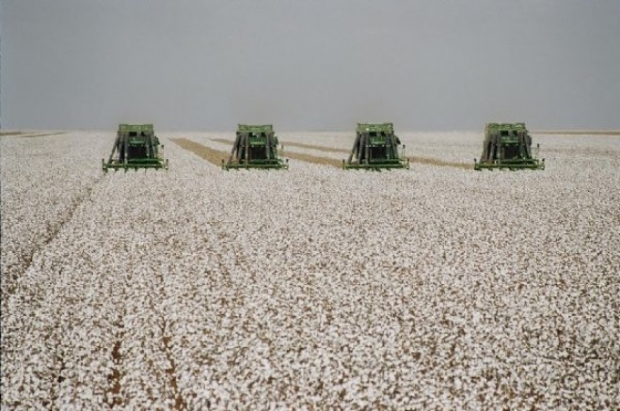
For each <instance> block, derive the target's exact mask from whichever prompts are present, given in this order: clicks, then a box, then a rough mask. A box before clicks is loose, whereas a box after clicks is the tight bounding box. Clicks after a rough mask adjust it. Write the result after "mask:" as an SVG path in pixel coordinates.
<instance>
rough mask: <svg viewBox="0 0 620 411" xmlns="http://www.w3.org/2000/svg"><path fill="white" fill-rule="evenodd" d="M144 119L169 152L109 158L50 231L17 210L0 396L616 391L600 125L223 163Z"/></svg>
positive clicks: (611, 260) (135, 403) (551, 404)
mask: <svg viewBox="0 0 620 411" xmlns="http://www.w3.org/2000/svg"><path fill="white" fill-rule="evenodd" d="M294 134H295V133H291V135H290V136H289V137H287V138H290V139H291V140H293V139H295V138H296V136H295V135H294ZM299 135H300V137H299V139H298V140H295V141H298V142H304V141H306V142H309V143H310V144H314V145H323V144H324V142H325V141H327V136H323V135H322V136H314V137H313V136H312V135H310V134H308V135H306V136H304V135H302V134H301V133H300V134H299ZM185 137H187V138H194V136H193V134H187V135H186V136H185ZM71 138H75V137H71ZM197 138H198V140H200V138H203V140H200V142H201V143H204V144H210V143H209V139H210V138H211V135H210V134H206V133H205V134H204V135H203V136H202V137H200V136H198V137H197ZM216 138H219V137H218V136H216ZM311 138H315V140H312V139H311ZM163 139H164V140H165V144H166V152H167V156H169V157H170V159H171V167H170V170H168V171H167V172H165V173H164V172H154V171H153V172H151V171H149V172H144V171H140V172H127V173H108V174H107V175H105V176H104V177H102V178H101V179H99V180H97V182H96V183H95V184H94V185H92V187H91V189H90V191H89V195H88V196H87V197H85V200H84V201H82V202H81V203H80V204H78V205H77V206H76V207H75V208H74V211H73V214H72V216H71V218H70V219H69V220H68V221H65V222H64V223H63V224H62V226H61V229H60V230H59V231H58V232H57V233H56V234H55V236H54V237H53V239H52V240H51V241H50V242H49V243H44V244H43V245H41V244H38V245H37V238H36V236H32V237H31V236H30V235H29V234H28V233H26V232H22V231H21V230H23V229H26V228H27V227H34V226H35V225H33V224H34V223H33V222H30V221H28V220H27V219H24V218H22V219H21V220H20V221H21V222H20V223H19V224H21V225H20V226H19V227H20V228H19V230H17V229H16V231H14V234H12V235H14V236H15V237H14V238H17V236H22V237H20V238H22V239H23V240H19V241H20V242H19V244H23V245H25V244H29V245H28V247H31V248H28V249H37V250H38V251H37V252H36V253H35V255H34V258H33V259H32V262H31V263H30V264H29V265H28V268H27V269H25V271H23V272H20V276H19V281H17V282H16V283H15V284H16V287H15V288H14V290H12V292H11V293H10V294H9V297H8V298H7V299H6V300H5V299H4V294H3V308H4V307H5V306H6V307H7V311H6V314H5V312H4V310H3V314H2V315H3V317H2V329H3V337H2V359H3V361H2V363H3V370H2V373H3V379H2V389H3V398H2V405H3V406H4V407H8V408H16V409H19V407H22V408H23V409H27V408H33V407H36V406H39V407H43V408H45V407H47V408H49V407H53V405H50V404H55V406H56V407H57V408H63V409H72V408H74V409H77V408H82V409H84V408H92V409H98V408H106V407H114V408H117V409H123V408H124V409H156V408H159V409H179V408H180V409H206V408H208V407H210V408H211V409H244V408H255V409H269V408H274V409H288V408H299V409H303V408H306V409H311V408H314V409H324V408H328V407H330V406H335V407H340V408H343V409H356V408H359V409H362V408H364V407H365V408H376V409H379V408H397V409H400V408H403V409H405V408H433V407H442V408H458V409H469V408H474V409H475V408H502V407H508V408H516V409H519V408H532V407H534V408H539V409H557V408H562V407H571V406H577V407H579V408H583V409H601V408H608V409H613V408H617V405H618V396H617V387H616V385H617V377H616V376H617V358H618V357H619V356H620V345H619V344H618V341H617V338H615V337H616V336H617V335H618V333H619V332H620V330H619V329H618V318H617V313H616V312H615V311H614V310H613V307H615V306H617V305H618V303H619V301H618V295H620V292H619V291H620V290H619V289H618V281H617V280H618V275H617V274H618V272H619V271H618V268H619V267H620V260H619V257H618V254H617V253H615V252H614V250H616V249H620V236H619V234H618V233H620V230H616V229H615V227H617V226H618V208H617V201H616V200H617V187H618V186H619V184H620V181H619V178H620V177H619V176H618V175H617V173H615V170H617V164H618V161H619V160H618V158H620V153H618V150H617V148H616V145H615V144H614V142H613V141H614V140H604V139H600V140H596V141H595V143H593V146H592V148H593V149H594V148H596V150H597V151H596V152H594V151H592V155H593V156H594V157H593V158H592V159H590V158H588V157H586V156H581V155H577V154H576V153H577V152H579V148H584V147H587V142H580V141H578V140H575V139H572V140H570V139H569V138H568V137H562V136H559V137H558V138H557V139H555V138H554V137H551V136H549V137H545V140H546V142H545V145H552V144H554V142H556V141H557V142H558V145H557V149H558V151H557V153H555V154H554V156H556V157H557V160H556V161H554V162H553V163H552V164H548V167H547V169H546V170H545V171H543V172H529V171H524V172H480V173H478V172H473V171H465V170H459V169H451V168H445V167H442V168H439V167H433V166H430V165H414V166H412V170H397V171H392V172H389V173H387V172H386V173H371V172H344V171H341V170H338V169H335V168H329V167H323V166H318V165H315V164H309V163H304V162H301V161H293V160H291V168H290V169H289V170H288V171H278V172H272V171H267V172H262V171H260V170H258V171H251V172H249V171H240V172H229V173H225V172H222V171H221V170H220V169H219V168H217V167H215V166H213V165H212V164H209V163H206V162H205V161H203V160H202V159H200V158H199V157H197V156H195V155H194V154H192V153H190V152H188V151H186V150H184V149H182V148H181V147H179V146H176V145H175V144H174V143H172V142H169V141H168V140H167V139H166V138H165V137H163ZM403 139H404V140H407V144H408V147H409V144H413V143H414V142H415V141H416V139H417V140H418V141H419V142H420V146H424V147H425V148H424V150H426V152H427V154H429V155H430V154H435V151H434V150H438V149H439V148H440V147H442V146H444V145H445V146H446V147H451V146H453V148H451V149H446V150H453V151H452V154H449V155H447V154H446V155H447V157H449V158H446V160H450V161H457V160H458V159H459V158H460V157H459V156H460V155H461V154H459V153H460V151H459V150H460V146H461V144H462V145H463V148H467V150H470V151H472V152H477V150H478V143H479V142H478V141H477V138H475V136H474V135H462V136H459V135H458V133H451V134H449V135H446V134H429V135H420V134H418V133H413V134H411V135H407V134H406V133H405V134H404V136H403ZM198 140H196V141H198ZM69 141H72V140H71V139H70V140H69ZM338 141H339V143H338V144H339V145H340V146H343V147H345V146H348V144H349V143H348V140H347V139H346V138H344V137H342V138H340V140H338ZM409 141H411V142H412V143H410V142H409ZM11 144H14V143H11ZM218 144H221V143H218ZM334 146H336V144H335V145H334ZM465 146H467V147H465ZM76 147H78V146H76ZM213 147H214V148H216V147H215V146H213ZM454 147H456V148H454ZM218 148H219V147H218ZM13 149H14V151H15V150H16V151H15V152H19V150H22V149H24V147H22V146H21V145H19V144H18V145H15V146H14V147H13ZM46 149H50V148H49V147H46ZM63 149H65V150H66V149H67V148H66V147H63ZM106 149H107V148H106ZM299 149H300V150H305V149H303V148H299ZM68 150H71V148H69V149H68ZM76 150H77V148H76ZM70 152H71V151H70ZM300 152H303V151H300ZM314 154H318V153H314ZM470 154H471V153H470ZM3 155H4V154H3ZM438 155H439V154H438ZM571 160H574V161H576V162H577V163H579V164H581V165H585V166H586V167H580V168H577V167H574V164H575V163H574V162H571ZM64 167H66V170H64V171H63V173H64V174H60V176H63V178H65V176H67V175H68V174H69V172H73V173H75V172H79V170H75V169H73V167H77V166H73V165H71V164H68V163H64ZM5 178H6V179H9V180H10V181H9V184H11V185H12V186H14V187H20V188H19V189H16V192H18V191H19V192H20V193H23V194H20V195H21V197H20V198H23V199H26V201H25V203H28V204H30V205H29V207H31V209H29V212H31V213H34V212H36V213H38V214H40V215H44V214H45V208H44V204H43V203H40V202H37V201H31V200H30V202H28V201H29V199H28V197H27V195H26V193H27V191H26V189H25V188H24V187H30V186H32V187H36V184H39V183H37V182H31V181H27V180H26V179H24V178H23V177H20V176H17V175H15V176H13V175H9V174H3V183H4V179H5ZM50 178H51V177H50ZM41 181H46V184H52V183H55V184H60V183H59V182H58V181H57V180H53V179H52V180H41ZM64 183H65V184H66V185H67V186H68V187H67V192H73V191H72V190H76V189H77V187H78V186H80V187H81V184H82V183H81V182H78V181H77V179H72V178H69V177H66V178H65V180H64ZM20 190H21V191H20ZM43 191H45V190H43ZM8 204H9V205H8V206H7V205H6V204H5V203H3V205H2V207H3V213H4V211H5V207H11V209H10V210H9V212H10V213H13V215H18V211H17V210H15V209H14V208H16V207H17V203H16V202H11V203H8ZM52 209H53V208H52ZM19 212H21V211H19ZM22 215H25V214H22ZM42 232H43V231H42ZM19 247H25V246H22V245H20V246H19ZM33 247H34V248H33ZM37 247H40V248H37ZM16 249H18V248H12V249H11V250H13V251H11V253H14V250H16ZM24 249H25V248H24ZM4 250H5V249H4V248H3V251H2V252H3V259H4V256H5V254H4V253H5V251H4ZM6 253H7V255H9V253H8V251H7V252H6ZM11 255H15V254H11ZM11 258H12V259H7V261H15V258H14V257H11ZM11 264H13V263H11ZM3 275H4V273H3ZM610 307H612V309H610ZM59 377H62V378H60V379H59Z"/></svg>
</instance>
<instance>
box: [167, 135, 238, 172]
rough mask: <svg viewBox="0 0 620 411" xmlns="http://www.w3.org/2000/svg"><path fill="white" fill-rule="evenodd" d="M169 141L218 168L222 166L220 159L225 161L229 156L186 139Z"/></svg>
mask: <svg viewBox="0 0 620 411" xmlns="http://www.w3.org/2000/svg"><path fill="white" fill-rule="evenodd" d="M170 140H172V141H173V142H174V143H176V144H177V145H179V146H180V147H181V148H183V149H185V150H188V151H191V152H192V153H194V154H196V155H197V156H198V157H201V158H203V159H205V160H207V161H208V162H210V163H211V164H213V165H216V166H218V167H219V166H221V165H222V159H226V158H228V156H229V154H228V153H226V152H225V151H220V150H215V149H213V148H210V147H207V146H205V145H202V144H200V143H196V142H195V141H192V140H188V139H186V138H171V139H170Z"/></svg>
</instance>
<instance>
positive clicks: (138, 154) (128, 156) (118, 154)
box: [101, 124, 168, 172]
mask: <svg viewBox="0 0 620 411" xmlns="http://www.w3.org/2000/svg"><path fill="white" fill-rule="evenodd" d="M163 148H164V146H163V145H160V144H159V139H158V138H157V136H156V135H155V133H154V131H153V125H152V124H119V125H118V132H117V134H116V140H115V141H114V147H113V148H112V152H111V153H110V157H109V158H108V161H107V162H106V161H105V160H101V163H102V166H103V171H106V172H107V171H108V170H109V169H114V170H118V169H124V170H125V171H127V170H128V169H131V168H133V169H134V170H137V169H139V168H145V169H146V168H155V169H159V168H163V169H165V170H167V169H168V160H164V159H163Z"/></svg>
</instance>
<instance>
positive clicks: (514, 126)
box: [486, 123, 527, 131]
mask: <svg viewBox="0 0 620 411" xmlns="http://www.w3.org/2000/svg"><path fill="white" fill-rule="evenodd" d="M486 128H487V130H500V131H501V130H503V131H527V129H526V128H525V123H487V126H486Z"/></svg>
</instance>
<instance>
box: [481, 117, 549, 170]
mask: <svg viewBox="0 0 620 411" xmlns="http://www.w3.org/2000/svg"><path fill="white" fill-rule="evenodd" d="M539 149H540V146H539V145H538V146H537V148H536V150H537V152H538V150H539ZM536 154H538V153H536ZM495 168H498V169H502V168H507V169H510V170H517V169H532V170H544V169H545V159H544V158H543V159H542V161H539V160H538V159H537V158H536V157H535V156H534V155H533V154H532V137H530V135H529V133H528V131H527V129H526V128H525V123H512V124H506V123H488V124H487V125H486V127H485V130H484V143H483V145H482V156H481V157H480V161H476V159H474V169H475V170H482V169H495Z"/></svg>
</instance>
